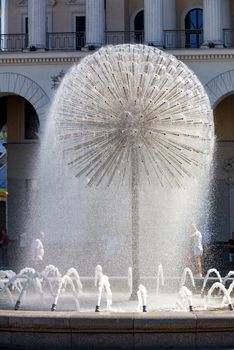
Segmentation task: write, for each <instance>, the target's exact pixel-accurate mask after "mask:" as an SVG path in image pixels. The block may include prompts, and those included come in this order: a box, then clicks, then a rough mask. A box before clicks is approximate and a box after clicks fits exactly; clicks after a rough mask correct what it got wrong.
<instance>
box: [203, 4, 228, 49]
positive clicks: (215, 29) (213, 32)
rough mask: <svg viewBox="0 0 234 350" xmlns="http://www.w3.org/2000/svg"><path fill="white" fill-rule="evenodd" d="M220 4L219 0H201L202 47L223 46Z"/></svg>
mask: <svg viewBox="0 0 234 350" xmlns="http://www.w3.org/2000/svg"><path fill="white" fill-rule="evenodd" d="M221 6H222V1H221V0H203V23H204V43H203V45H202V47H223V33H222V7H221Z"/></svg>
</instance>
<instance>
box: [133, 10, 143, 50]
mask: <svg viewBox="0 0 234 350" xmlns="http://www.w3.org/2000/svg"><path fill="white" fill-rule="evenodd" d="M134 31H135V43H136V44H137V43H139V44H141V43H143V32H144V10H142V11H140V12H138V14H137V15H136V17H135V20H134Z"/></svg>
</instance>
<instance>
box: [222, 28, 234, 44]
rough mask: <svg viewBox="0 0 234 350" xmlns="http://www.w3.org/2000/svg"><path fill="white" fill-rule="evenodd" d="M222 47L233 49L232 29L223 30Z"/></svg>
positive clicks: (233, 35)
mask: <svg viewBox="0 0 234 350" xmlns="http://www.w3.org/2000/svg"><path fill="white" fill-rule="evenodd" d="M223 44H224V47H234V29H223Z"/></svg>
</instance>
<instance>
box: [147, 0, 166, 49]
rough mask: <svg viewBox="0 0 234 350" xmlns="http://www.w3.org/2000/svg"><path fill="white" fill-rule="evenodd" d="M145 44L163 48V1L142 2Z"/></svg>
mask: <svg viewBox="0 0 234 350" xmlns="http://www.w3.org/2000/svg"><path fill="white" fill-rule="evenodd" d="M144 28H145V43H146V44H152V45H154V46H159V47H160V46H163V1H162V0H145V2H144Z"/></svg>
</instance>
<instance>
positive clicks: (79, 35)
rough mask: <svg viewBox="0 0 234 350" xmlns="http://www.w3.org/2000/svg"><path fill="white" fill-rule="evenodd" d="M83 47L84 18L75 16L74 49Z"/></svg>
mask: <svg viewBox="0 0 234 350" xmlns="http://www.w3.org/2000/svg"><path fill="white" fill-rule="evenodd" d="M84 45H85V16H76V49H77V50H79V49H81V48H82V47H84Z"/></svg>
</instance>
